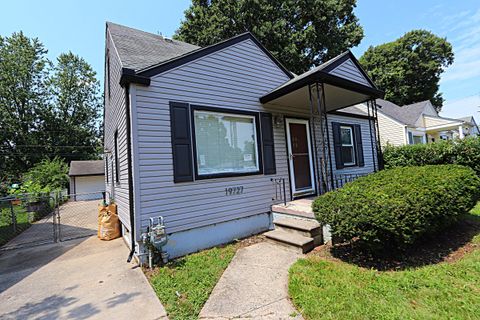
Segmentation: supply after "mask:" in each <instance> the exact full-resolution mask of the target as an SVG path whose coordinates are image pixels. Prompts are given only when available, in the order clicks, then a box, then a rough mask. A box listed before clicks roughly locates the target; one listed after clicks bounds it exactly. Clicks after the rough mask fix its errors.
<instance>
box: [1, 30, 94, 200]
mask: <svg viewBox="0 0 480 320" xmlns="http://www.w3.org/2000/svg"><path fill="white" fill-rule="evenodd" d="M46 54H47V50H46V49H45V47H44V46H43V44H42V43H41V42H40V41H39V40H38V39H37V38H28V37H26V36H25V35H24V34H23V33H22V32H19V33H13V34H12V35H11V36H10V37H0V193H3V192H4V191H5V190H6V188H7V187H8V185H10V184H11V183H12V182H17V181H18V179H19V178H20V177H21V175H22V173H24V172H26V171H27V170H28V169H29V168H31V167H32V166H34V165H35V164H36V163H38V162H40V161H42V160H43V159H45V158H48V157H50V158H53V157H55V156H60V157H61V158H62V159H65V160H66V161H70V160H73V159H77V160H82V159H93V158H96V157H98V154H99V152H100V151H99V150H101V140H100V138H99V136H100V126H99V116H100V115H99V111H100V106H101V99H100V98H101V96H100V94H99V93H100V85H99V82H98V80H97V79H96V78H95V72H94V71H93V70H92V68H91V66H90V65H89V64H88V63H87V62H86V61H85V60H83V59H82V58H80V57H78V56H76V55H74V54H72V53H66V54H62V55H60V56H59V58H58V60H57V65H56V66H55V67H53V64H52V63H51V62H50V61H49V60H48V59H47V57H46Z"/></svg>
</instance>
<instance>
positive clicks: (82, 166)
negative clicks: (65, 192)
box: [68, 160, 105, 200]
mask: <svg viewBox="0 0 480 320" xmlns="http://www.w3.org/2000/svg"><path fill="white" fill-rule="evenodd" d="M104 168H105V165H104V161H103V160H85V161H72V162H71V163H70V171H69V173H68V175H69V176H70V194H76V195H77V197H76V198H77V200H80V199H78V198H79V197H80V198H81V200H88V199H100V198H101V197H102V193H101V192H102V191H105V171H104ZM80 195H82V196H80Z"/></svg>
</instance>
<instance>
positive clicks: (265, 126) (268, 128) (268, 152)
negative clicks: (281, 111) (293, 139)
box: [260, 112, 277, 174]
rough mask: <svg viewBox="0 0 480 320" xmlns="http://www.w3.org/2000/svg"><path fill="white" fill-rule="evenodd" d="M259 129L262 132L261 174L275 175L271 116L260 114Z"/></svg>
mask: <svg viewBox="0 0 480 320" xmlns="http://www.w3.org/2000/svg"><path fill="white" fill-rule="evenodd" d="M260 127H261V131H262V153H263V173H264V174H275V173H277V170H276V167H275V148H274V141H273V126H272V114H270V113H263V112H262V113H260Z"/></svg>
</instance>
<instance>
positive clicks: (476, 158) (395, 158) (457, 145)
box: [383, 137, 480, 176]
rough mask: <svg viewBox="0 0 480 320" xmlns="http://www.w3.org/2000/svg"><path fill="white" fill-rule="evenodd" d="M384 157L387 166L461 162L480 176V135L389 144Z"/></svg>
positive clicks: (460, 163)
mask: <svg viewBox="0 0 480 320" xmlns="http://www.w3.org/2000/svg"><path fill="white" fill-rule="evenodd" d="M383 158H384V161H385V168H395V167H405V166H423V165H429V164H431V165H433V164H459V165H464V166H467V167H470V168H472V169H473V170H475V172H476V173H477V175H478V176H480V137H467V138H465V139H462V140H448V141H438V142H434V143H428V144H414V145H406V146H399V147H396V146H392V145H387V146H386V147H385V149H384V151H383Z"/></svg>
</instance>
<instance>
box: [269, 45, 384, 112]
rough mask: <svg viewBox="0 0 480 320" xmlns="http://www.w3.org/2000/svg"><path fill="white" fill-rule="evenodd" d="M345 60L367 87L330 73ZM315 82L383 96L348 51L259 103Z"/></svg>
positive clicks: (280, 87)
mask: <svg viewBox="0 0 480 320" xmlns="http://www.w3.org/2000/svg"><path fill="white" fill-rule="evenodd" d="M347 60H349V61H350V62H351V63H353V64H354V65H355V67H356V68H357V70H358V71H359V72H360V73H361V74H362V75H363V78H364V79H365V81H366V82H367V84H368V85H365V84H362V83H357V82H354V81H350V80H348V79H346V78H342V77H340V76H338V75H335V74H334V73H333V72H332V71H334V70H335V69H336V68H337V67H339V66H341V65H342V64H343V63H344V62H346V61H347ZM317 80H321V81H324V82H328V83H330V84H332V85H339V86H342V87H344V88H346V89H350V90H355V91H359V92H362V93H365V94H369V95H372V96H375V97H383V94H384V93H383V91H381V90H379V89H378V88H377V87H376V86H375V83H373V81H372V80H371V79H370V78H369V77H368V75H367V73H366V72H365V71H364V70H363V68H362V67H361V66H360V64H359V63H358V60H357V59H356V58H355V56H354V55H353V54H352V53H351V52H350V50H348V51H345V52H344V53H342V54H340V55H338V56H336V57H335V58H333V59H330V60H328V61H327V62H325V63H322V64H321V65H319V66H317V67H315V68H313V69H311V70H309V71H307V72H304V73H302V74H301V75H298V76H295V77H294V78H292V79H291V80H289V81H287V82H285V83H284V84H282V85H281V86H279V87H277V88H275V89H274V90H272V91H271V92H269V93H267V94H266V95H264V96H263V97H261V98H260V102H262V103H268V102H270V101H272V100H274V99H276V98H278V97H280V96H282V95H285V94H288V93H290V92H292V91H295V90H297V89H299V88H301V87H304V86H306V85H308V84H310V83H312V82H315V81H317Z"/></svg>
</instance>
